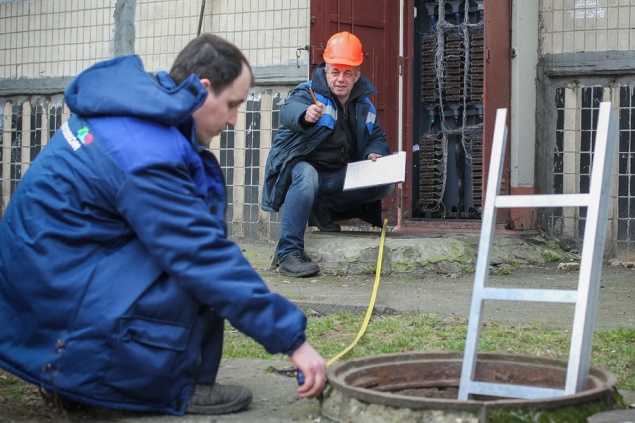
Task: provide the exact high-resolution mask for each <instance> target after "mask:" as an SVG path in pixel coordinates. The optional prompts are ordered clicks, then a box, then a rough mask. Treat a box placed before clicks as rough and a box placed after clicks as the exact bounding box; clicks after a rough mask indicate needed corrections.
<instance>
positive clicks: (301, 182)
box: [291, 162, 319, 191]
mask: <svg viewBox="0 0 635 423" xmlns="http://www.w3.org/2000/svg"><path fill="white" fill-rule="evenodd" d="M291 175H292V182H291V183H292V184H293V185H297V186H299V187H301V188H302V189H307V190H313V191H317V189H318V182H319V175H318V172H317V170H315V168H314V167H313V166H311V165H310V164H309V163H307V162H298V163H296V164H295V165H294V166H293V170H292V172H291Z"/></svg>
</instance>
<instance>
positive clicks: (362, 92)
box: [311, 62, 379, 100]
mask: <svg viewBox="0 0 635 423" xmlns="http://www.w3.org/2000/svg"><path fill="white" fill-rule="evenodd" d="M325 67H326V62H322V63H320V64H319V65H317V66H316V67H315V69H314V70H313V76H312V78H311V81H312V87H313V90H314V91H315V92H318V93H320V94H322V95H324V96H327V97H331V98H334V97H333V93H331V89H330V88H329V86H328V83H327V82H326V75H325V73H324V72H325V69H324V68H325ZM378 92H379V91H378V90H377V88H375V86H374V85H373V83H372V82H370V79H368V78H367V77H366V75H364V73H363V72H362V75H361V76H360V77H359V79H358V80H357V82H356V83H355V85H353V90H352V91H351V96H350V100H352V99H355V98H358V97H370V96H371V95H374V94H377V93H378Z"/></svg>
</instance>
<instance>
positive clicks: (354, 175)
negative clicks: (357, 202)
mask: <svg viewBox="0 0 635 423" xmlns="http://www.w3.org/2000/svg"><path fill="white" fill-rule="evenodd" d="M405 180H406V152H405V151H400V152H398V153H395V154H391V155H388V156H382V157H380V158H378V159H377V160H376V161H372V160H362V161H360V162H353V163H348V164H347V165H346V179H345V180H344V191H347V190H351V189H358V188H366V187H372V186H377V185H386V184H394V183H397V182H403V181H405Z"/></svg>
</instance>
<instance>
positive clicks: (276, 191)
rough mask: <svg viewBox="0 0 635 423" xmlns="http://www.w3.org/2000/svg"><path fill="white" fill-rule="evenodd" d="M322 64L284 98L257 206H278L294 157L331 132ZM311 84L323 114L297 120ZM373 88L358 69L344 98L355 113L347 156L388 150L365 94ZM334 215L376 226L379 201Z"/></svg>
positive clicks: (332, 104) (333, 114)
mask: <svg viewBox="0 0 635 423" xmlns="http://www.w3.org/2000/svg"><path fill="white" fill-rule="evenodd" d="M324 68H325V64H324V63H322V64H320V65H318V66H317V67H316V68H315V70H314V72H313V78H312V80H311V81H308V82H304V83H302V84H300V85H298V86H297V87H295V89H294V90H293V92H292V93H291V94H290V95H289V98H288V99H287V101H286V102H285V104H284V105H283V106H282V107H281V108H280V127H279V128H278V132H277V134H276V136H275V137H274V139H273V143H272V146H271V150H270V152H269V156H268V157H267V164H266V168H265V182H264V186H263V194H262V205H261V207H262V209H263V210H265V211H271V212H277V211H278V210H279V209H280V207H281V206H282V204H283V203H284V199H285V197H286V195H287V190H288V189H289V185H290V183H291V169H292V168H293V165H295V163H297V162H298V161H302V160H305V159H306V156H307V155H308V154H309V153H310V152H311V151H313V150H314V149H315V148H316V147H317V146H318V145H319V144H320V143H322V142H323V141H324V140H326V139H327V137H328V136H329V135H330V134H331V133H332V132H333V130H334V128H335V125H336V120H337V116H338V113H337V107H338V103H337V102H336V100H335V97H334V95H333V93H332V92H331V90H330V89H329V87H328V84H327V81H326V76H325V74H324V71H325V69H324ZM311 89H312V90H313V92H314V93H315V96H316V98H317V100H318V101H319V102H320V103H323V104H324V108H323V111H322V117H320V119H319V120H318V121H317V122H316V123H315V124H314V125H309V126H307V127H305V126H303V125H302V118H303V116H304V114H305V112H306V109H307V108H308V107H309V106H310V105H311V104H313V98H312V96H311ZM374 94H377V89H376V88H375V87H374V86H373V84H372V83H371V82H370V80H369V79H368V78H366V76H365V75H363V74H362V75H361V77H360V78H359V79H358V81H357V82H356V83H355V86H354V87H353V90H352V92H351V97H350V99H349V102H353V103H354V104H355V112H356V118H357V128H356V129H357V131H356V132H357V139H356V140H355V143H356V145H355V152H356V156H355V157H353V158H352V160H351V161H353V162H355V161H359V160H364V159H365V158H366V157H367V156H368V154H370V153H377V154H381V155H382V156H384V155H387V154H389V153H390V149H389V148H388V144H387V143H386V134H385V132H384V130H383V129H382V127H381V125H380V123H379V119H378V118H377V111H376V109H375V106H373V104H372V103H371V102H370V100H368V97H369V96H371V95H374ZM334 217H335V218H336V219H344V218H346V219H348V218H354V217H360V218H362V219H364V220H366V221H368V222H369V223H372V224H373V225H375V226H381V203H380V202H379V201H377V202H373V203H370V204H368V205H360V208H358V209H356V210H353V211H350V212H349V213H348V214H346V215H343V216H334Z"/></svg>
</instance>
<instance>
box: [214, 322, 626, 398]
mask: <svg viewBox="0 0 635 423" xmlns="http://www.w3.org/2000/svg"><path fill="white" fill-rule="evenodd" d="M363 318H364V316H363V315H362V314H351V313H336V314H328V315H324V316H319V317H311V318H310V319H309V323H308V327H307V335H308V339H309V342H311V344H312V345H313V346H314V347H315V349H316V350H317V351H319V352H320V354H322V356H323V357H325V358H326V359H329V358H330V357H333V356H335V355H336V354H338V353H339V352H340V351H342V350H343V349H344V348H346V347H347V346H348V345H349V344H350V343H351V342H353V341H354V340H355V337H356V336H357V332H358V331H359V328H360V327H361V325H362V322H363ZM227 329H228V330H227V334H226V337H225V350H224V354H225V356H226V357H234V358H265V359H266V358H272V356H271V355H269V354H267V352H266V351H265V350H264V349H263V348H262V347H261V346H260V345H259V344H257V343H256V342H255V341H253V340H251V339H250V338H248V337H246V336H245V335H243V334H241V333H240V332H238V331H236V330H235V329H233V328H232V327H231V326H229V325H228V327H227ZM466 333H467V320H466V319H458V318H453V317H442V316H440V315H436V314H401V315H397V316H394V315H391V316H374V317H373V318H372V319H371V321H370V323H369V325H368V329H367V330H366V333H365V334H364V336H363V337H362V339H360V340H359V342H358V344H357V345H356V346H355V348H353V350H352V351H350V352H349V353H348V354H347V355H346V356H345V357H344V359H345V360H347V359H352V358H358V357H368V356H373V355H381V354H390V353H398V352H422V351H463V350H464V348H465V337H466ZM570 338H571V331H570V330H557V329H549V328H543V327H540V326H535V325H534V326H518V325H503V324H485V325H484V326H483V328H482V329H481V336H480V343H479V352H499V353H509V354H525V355H533V356H541V357H554V358H565V359H566V358H567V356H568V354H569V343H570ZM591 362H592V363H593V364H594V365H596V366H598V367H601V368H605V369H608V370H611V371H612V372H614V373H615V374H616V375H617V377H618V388H620V389H626V390H635V364H634V363H635V329H617V330H605V331H597V332H596V333H595V337H594V341H593V350H592V357H591Z"/></svg>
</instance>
